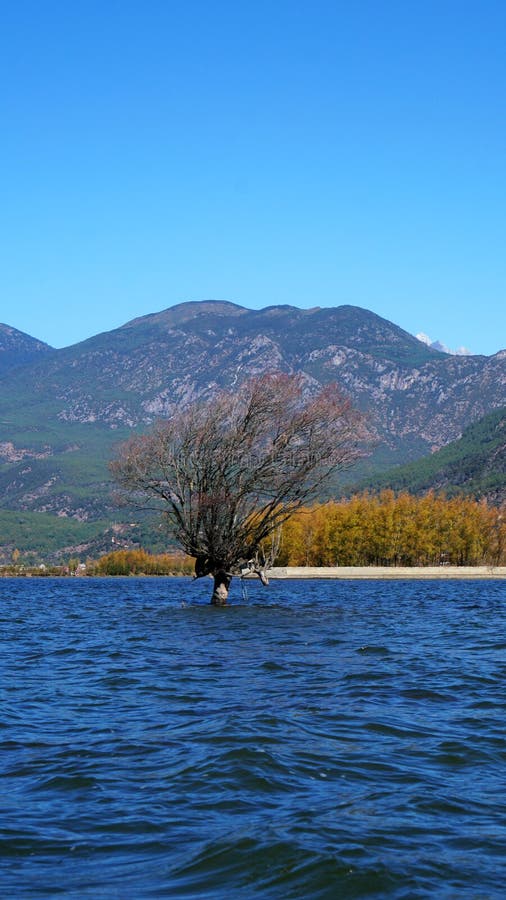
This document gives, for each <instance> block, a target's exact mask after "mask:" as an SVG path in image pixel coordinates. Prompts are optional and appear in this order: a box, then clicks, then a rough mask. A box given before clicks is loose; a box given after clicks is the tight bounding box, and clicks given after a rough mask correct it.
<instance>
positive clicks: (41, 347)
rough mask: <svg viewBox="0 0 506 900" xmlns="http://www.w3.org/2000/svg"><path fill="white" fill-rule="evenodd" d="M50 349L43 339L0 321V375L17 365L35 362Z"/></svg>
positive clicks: (10, 370)
mask: <svg viewBox="0 0 506 900" xmlns="http://www.w3.org/2000/svg"><path fill="white" fill-rule="evenodd" d="M51 349H52V348H51V347H49V345H48V344H44V343H43V341H38V340H37V339H36V338H33V337H30V335H28V334H25V333H24V332H23V331H17V329H16V328H11V327H10V326H9V325H2V324H1V323H0V377H1V376H2V375H4V374H6V373H7V372H12V371H13V369H16V368H18V367H19V366H26V365H29V364H30V363H33V362H36V361H37V360H39V359H41V358H42V356H43V355H44V354H45V353H48V352H49V353H50V352H51Z"/></svg>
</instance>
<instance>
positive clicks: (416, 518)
mask: <svg viewBox="0 0 506 900" xmlns="http://www.w3.org/2000/svg"><path fill="white" fill-rule="evenodd" d="M276 565H283V566H439V565H452V566H477V565H494V566H498V565H506V513H505V511H504V509H503V510H502V512H501V509H500V508H497V507H492V506H488V505H487V504H486V502H484V501H481V502H478V501H475V500H471V499H469V498H451V499H446V498H445V497H442V496H440V495H436V494H435V493H434V492H430V493H428V494H426V495H425V496H423V497H415V496H413V495H411V494H408V493H401V494H397V495H396V494H395V493H394V492H393V491H391V490H385V491H382V492H381V493H380V494H378V495H373V494H369V493H362V494H358V495H355V496H353V497H351V498H350V499H349V500H342V501H338V502H336V501H331V502H329V503H324V504H318V505H315V506H312V507H307V508H304V509H302V510H300V511H298V512H296V513H295V514H294V515H293V516H292V517H291V518H290V519H289V520H288V521H287V522H285V524H284V525H283V530H282V535H281V544H280V551H279V553H278V557H277V559H276Z"/></svg>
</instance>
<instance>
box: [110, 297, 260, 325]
mask: <svg viewBox="0 0 506 900" xmlns="http://www.w3.org/2000/svg"><path fill="white" fill-rule="evenodd" d="M247 312H249V310H247V309H246V307H244V306H239V304H237V303H231V302H230V300H188V301H186V302H184V303H176V305H175V306H169V308H168V309H163V310H162V311H161V312H157V313H150V314H148V315H147V316H138V317H137V318H135V319H132V320H131V321H130V322H127V323H126V325H124V326H123V327H124V328H136V327H137V326H138V325H140V324H143V325H147V324H148V323H149V324H152V325H162V326H165V327H169V328H170V327H173V326H174V325H182V324H183V323H184V322H189V321H190V320H191V319H196V318H197V316H202V315H207V316H241V315H243V314H244V313H247Z"/></svg>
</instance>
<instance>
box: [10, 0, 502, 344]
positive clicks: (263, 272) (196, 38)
mask: <svg viewBox="0 0 506 900" xmlns="http://www.w3.org/2000/svg"><path fill="white" fill-rule="evenodd" d="M505 46H506V4H505V3H504V0H497V2H492V0H479V2H478V0H474V2H468V0H437V2H433V0H354V2H350V0H345V2H341V0H333V2H325V0H323V2H322V0H311V2H309V0H307V2H299V0H290V2H285V0H269V2H265V0H254V2H253V0H251V2H248V0H245V2H237V0H233V2H228V0H227V2H220V0H213V2H212V3H210V2H209V0H207V2H193V0H186V2H185V3H182V2H178V3H176V2H171V0H120V2H119V0H99V2H97V0H75V2H71V3H69V2H68V0H44V2H40V0H16V2H15V3H12V2H9V0H0V85H1V87H0V127H1V131H2V134H1V140H0V254H1V259H0V322H3V323H5V324H8V325H11V326H13V327H15V328H18V329H20V330H21V331H25V332H27V333H29V334H31V335H33V336H34V337H37V338H39V339H41V340H44V341H47V342H48V343H49V344H51V345H52V346H55V347H62V346H67V345H69V344H72V343H75V342H77V341H80V340H83V339H85V338H87V337H89V336H91V335H93V334H97V333H99V332H102V331H107V330H109V329H112V328H116V327H118V326H120V325H122V324H123V323H125V322H127V321H129V320H130V319H132V318H135V317H137V316H141V315H144V314H148V313H152V312H157V311H159V310H162V309H166V308H167V307H169V306H172V305H174V304H176V303H179V302H183V301H185V300H203V299H220V300H231V301H233V302H235V303H238V304H241V305H242V306H246V307H249V308H260V307H263V306H269V305H272V304H278V303H290V304H293V305H295V306H299V307H302V308H307V307H313V306H324V307H326V306H339V305H341V304H345V303H346V304H348V303H351V304H354V305H357V306H361V307H364V308H366V309H369V310H372V311H373V312H375V313H377V314H378V315H381V316H383V317H384V318H386V319H389V320H390V321H392V322H395V323H396V324H397V325H400V326H401V327H402V328H404V329H406V330H407V331H409V332H411V333H412V334H417V333H418V332H424V333H425V334H426V335H429V336H430V337H431V338H432V339H433V340H436V339H438V340H440V341H442V342H443V343H444V344H446V345H447V346H448V347H450V348H457V347H461V346H465V347H467V348H469V349H470V350H471V351H472V352H474V353H483V354H492V353H496V352H497V351H499V350H501V349H503V348H505V347H506V302H505V299H506V298H505V294H506V240H505V238H506V168H505V163H506V54H505V52H504V47H505Z"/></svg>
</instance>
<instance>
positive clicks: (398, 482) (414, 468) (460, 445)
mask: <svg viewBox="0 0 506 900" xmlns="http://www.w3.org/2000/svg"><path fill="white" fill-rule="evenodd" d="M363 486H367V487H370V488H371V489H374V490H378V489H380V488H392V489H393V490H395V491H408V492H409V493H412V494H422V493H425V492H426V491H429V490H435V491H444V492H445V493H446V494H447V496H449V497H452V496H455V495H459V494H461V495H465V496H470V497H474V498H476V499H480V498H486V499H487V500H489V501H490V502H492V503H502V502H506V406H504V407H502V408H501V409H497V410H494V412H492V413H490V414H489V415H488V416H485V417H484V418H482V419H480V420H479V421H478V422H474V423H473V424H472V425H469V426H468V427H467V428H466V429H465V430H464V432H463V434H462V437H461V438H459V439H458V440H456V441H452V442H451V443H450V444H448V445H447V446H446V447H443V448H442V449H441V450H438V451H436V452H435V453H433V454H432V455H431V456H426V457H424V458H423V459H420V460H417V461H416V462H413V463H410V464H408V465H404V466H399V467H395V468H394V469H391V470H390V471H389V472H387V473H384V474H382V475H378V476H376V477H375V478H374V479H371V480H370V481H369V482H368V483H367V485H363Z"/></svg>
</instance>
